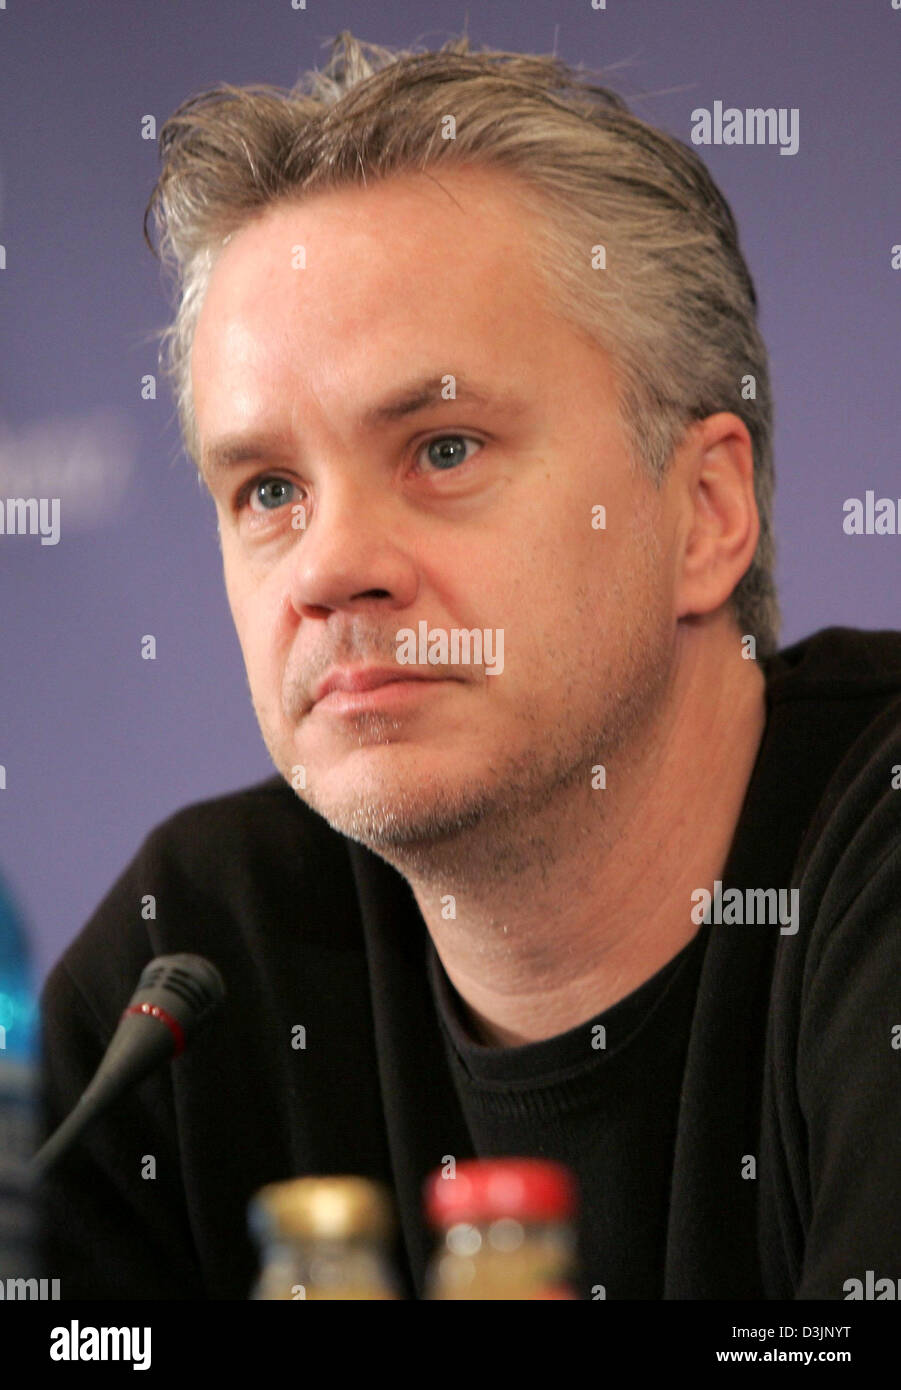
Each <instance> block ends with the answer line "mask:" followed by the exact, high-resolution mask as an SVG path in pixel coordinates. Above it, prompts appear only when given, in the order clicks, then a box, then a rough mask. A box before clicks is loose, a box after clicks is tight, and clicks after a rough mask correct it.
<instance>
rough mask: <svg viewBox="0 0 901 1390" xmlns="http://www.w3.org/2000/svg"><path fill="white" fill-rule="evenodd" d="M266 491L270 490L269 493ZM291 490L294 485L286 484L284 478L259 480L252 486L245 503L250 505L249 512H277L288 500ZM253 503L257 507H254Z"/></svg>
mask: <svg viewBox="0 0 901 1390" xmlns="http://www.w3.org/2000/svg"><path fill="white" fill-rule="evenodd" d="M267 489H271V491H269V492H268V493H267ZM293 489H294V484H293V483H289V482H287V481H286V480H285V479H284V478H260V479H259V480H258V481H257V482H255V483H254V484H253V487H252V488H251V491H250V493H249V495H248V498H247V501H248V502H249V503H250V509H251V511H254V512H257V511H264V512H274V511H278V510H279V509H280V508H281V507H283V506H284V504H285V503H286V502H287V501H288V500H289V499H290V497H291V494H292V492H293ZM267 497H268V500H267ZM255 502H256V503H258V504H259V505H258V506H254V503H255Z"/></svg>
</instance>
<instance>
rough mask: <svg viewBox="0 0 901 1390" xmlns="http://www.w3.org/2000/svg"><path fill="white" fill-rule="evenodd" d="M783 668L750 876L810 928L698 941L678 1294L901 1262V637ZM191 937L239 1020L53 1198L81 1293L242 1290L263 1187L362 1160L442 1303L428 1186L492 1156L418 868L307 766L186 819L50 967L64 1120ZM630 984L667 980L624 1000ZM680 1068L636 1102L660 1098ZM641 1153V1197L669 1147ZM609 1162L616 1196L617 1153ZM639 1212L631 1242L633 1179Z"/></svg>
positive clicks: (154, 1087)
mask: <svg viewBox="0 0 901 1390" xmlns="http://www.w3.org/2000/svg"><path fill="white" fill-rule="evenodd" d="M765 670H766V675H767V725H766V730H765V734H764V739H763V742H762V744H761V748H760V751H759V754H758V757H757V761H756V764H755V767H754V770H753V774H752V777H751V781H750V783H749V786H748V789H747V793H746V797H745V802H744V806H743V809H742V813H741V818H740V822H739V826H738V829H737V831H736V834H735V838H734V841H733V845H732V850H731V852H730V855H729V858H728V862H727V865H726V866H724V873H723V875H722V877H723V880H724V882H725V883H726V884H727V885H731V886H737V887H749V888H753V887H760V888H768V887H783V888H789V887H797V888H798V889H799V894H800V897H799V901H800V911H801V919H800V930H799V931H798V932H797V934H795V935H789V934H785V933H782V932H781V931H779V929H778V928H774V927H773V926H765V925H756V926H750V925H745V926H743V927H739V926H735V925H731V926H730V925H725V924H724V925H711V926H705V927H703V928H702V929H701V932H700V933H699V934H698V940H697V941H696V942H694V943H690V945H689V948H686V954H687V955H690V956H691V958H692V959H693V960H694V961H695V963H696V967H697V970H696V976H695V977H692V978H693V980H694V979H695V978H696V980H697V983H696V984H695V983H692V985H691V998H690V1001H689V1002H690V1009H689V1010H688V1012H687V1014H686V1015H685V1019H686V1024H685V1052H684V1066H683V1063H682V1061H681V1060H680V1061H679V1065H678V1074H676V1075H675V1083H674V1082H673V1079H672V1077H670V1080H669V1081H668V1082H667V1085H668V1086H669V1090H670V1095H669V1103H670V1104H671V1106H672V1114H673V1138H672V1143H671V1144H669V1143H666V1144H664V1145H663V1150H662V1151H661V1152H659V1153H657V1155H656V1158H657V1161H658V1166H659V1163H663V1165H664V1168H663V1170H662V1171H664V1172H665V1175H666V1183H665V1194H666V1198H667V1200H666V1204H665V1209H664V1210H663V1213H662V1224H661V1225H660V1238H659V1241H658V1242H657V1243H656V1246H655V1248H654V1250H653V1252H652V1263H653V1264H654V1271H653V1273H654V1280H656V1286H657V1287H659V1291H660V1295H661V1296H662V1297H665V1298H669V1299H678V1298H683V1299H684V1298H692V1299H702V1298H706V1299H710V1298H714V1299H720V1298H752V1299H756V1298H793V1297H794V1298H805V1299H808V1298H831V1299H841V1298H844V1297H846V1289H845V1282H846V1281H847V1280H850V1279H854V1278H859V1279H861V1280H863V1279H864V1278H865V1276H866V1271H867V1270H868V1269H869V1270H872V1271H874V1275H875V1277H876V1278H880V1277H890V1278H898V1277H899V1276H901V1188H899V1183H898V1174H899V1172H901V1037H899V1034H901V633H895V632H883V633H873V632H862V631H857V630H853V629H846V628H832V629H827V630H825V631H823V632H820V633H818V634H816V635H814V636H813V637H811V638H808V639H806V640H805V641H804V642H802V643H798V644H797V645H795V646H793V647H792V648H790V649H788V650H785V651H783V652H781V653H780V654H779V655H778V656H777V657H775V658H772V659H771V660H770V661H769V662H767V663H765ZM695 813H696V814H697V815H698V817H699V818H700V817H703V815H704V808H703V806H698V807H696V808H695ZM146 895H153V898H154V899H155V918H152V919H151V920H147V919H146V917H145V915H144V913H142V902H143V900H144V899H145V896H146ZM144 911H145V912H146V909H144ZM692 947H693V948H694V950H692ZM175 951H194V952H198V953H200V954H201V955H207V956H209V958H210V959H211V960H212V961H214V962H215V964H216V965H217V966H218V967H219V969H220V971H221V972H222V974H223V976H224V978H225V982H226V987H227V990H228V999H227V1004H226V1007H225V1008H224V1009H223V1010H222V1011H221V1012H220V1013H219V1015H218V1016H217V1018H216V1019H215V1021H214V1022H212V1023H211V1024H210V1026H209V1028H208V1029H207V1030H206V1031H203V1032H201V1033H200V1034H199V1035H198V1037H197V1038H196V1040H195V1042H194V1043H193V1044H192V1046H191V1047H190V1048H189V1049H188V1051H187V1052H186V1053H185V1055H184V1056H182V1057H180V1058H179V1059H177V1060H176V1061H175V1062H174V1063H173V1064H172V1065H171V1066H170V1067H168V1068H166V1069H164V1070H162V1071H160V1072H159V1073H158V1074H157V1075H155V1076H153V1077H151V1078H149V1079H148V1080H146V1081H145V1082H143V1083H142V1084H141V1085H140V1086H139V1087H138V1088H137V1089H136V1090H134V1091H133V1093H132V1094H131V1095H130V1096H129V1097H127V1098H126V1099H125V1100H124V1101H122V1102H121V1103H120V1104H119V1105H118V1106H117V1107H116V1108H115V1109H114V1111H113V1112H112V1113H110V1114H109V1115H108V1116H107V1117H106V1118H104V1119H103V1120H101V1121H99V1122H97V1124H96V1125H95V1126H94V1127H93V1128H92V1129H90V1130H89V1131H88V1132H87V1133H86V1135H85V1137H84V1139H83V1140H82V1141H81V1142H80V1144H79V1145H78V1146H77V1148H76V1149H75V1150H73V1152H72V1153H71V1154H70V1156H69V1157H68V1158H67V1159H66V1160H65V1161H64V1162H63V1163H62V1164H61V1165H60V1167H59V1169H58V1170H57V1171H56V1173H55V1174H53V1175H51V1176H50V1177H49V1178H48V1179H47V1180H46V1181H45V1183H44V1184H43V1185H42V1194H43V1199H44V1209H45V1213H46V1258H45V1261H44V1264H45V1272H46V1273H47V1274H48V1275H54V1276H61V1277H62V1281H63V1284H62V1293H63V1297H89V1298H116V1297H125V1298H182V1299H183V1298H213V1299H221V1298H245V1297H246V1296H247V1293H248V1290H249V1288H250V1285H251V1282H252V1280H253V1277H254V1273H255V1269H256V1255H255V1251H254V1249H253V1247H252V1245H251V1242H250V1238H249V1236H248V1234H247V1225H246V1206H247V1201H248V1199H249V1197H250V1196H251V1195H252V1194H253V1192H254V1191H256V1190H257V1189H258V1188H259V1187H261V1186H262V1185H263V1184H264V1183H267V1182H270V1181H274V1180H277V1179H282V1178H286V1177H290V1176H295V1175H303V1174H325V1173H346V1172H353V1173H362V1174H369V1175H371V1176H373V1177H376V1178H380V1179H381V1180H382V1181H384V1182H386V1183H388V1184H389V1186H390V1187H391V1188H392V1190H393V1192H394V1194H395V1197H396V1200H397V1204H398V1207H399V1211H400V1216H401V1239H400V1241H399V1245H398V1249H397V1251H396V1252H395V1254H396V1258H397V1261H398V1266H399V1269H400V1273H401V1277H402V1279H403V1281H404V1282H405V1286H406V1291H407V1295H408V1296H410V1297H422V1290H423V1273H424V1264H425V1260H426V1258H427V1255H428V1252H429V1248H430V1241H429V1235H428V1232H427V1230H426V1227H425V1225H424V1223H423V1220H422V1216H421V1209H420V1193H421V1185H422V1181H423V1179H424V1178H425V1176H426V1174H427V1173H429V1172H431V1171H432V1170H433V1169H434V1168H436V1167H437V1166H438V1165H439V1164H440V1163H441V1161H442V1159H443V1157H444V1156H445V1155H448V1154H453V1155H455V1156H457V1157H465V1156H468V1155H469V1154H471V1153H472V1152H473V1150H474V1149H475V1148H476V1147H477V1145H476V1142H475V1141H474V1138H473V1135H474V1133H476V1131H475V1130H474V1129H473V1126H472V1123H471V1120H472V1116H471V1115H470V1114H468V1113H467V1111H466V1098H465V1091H462V1090H461V1087H460V1085H459V1079H458V1078H455V1073H454V1068H453V1066H452V1048H451V1045H450V1042H449V1038H451V1037H452V1036H454V1035H455V1034H454V1025H453V1023H451V1024H450V1033H449V1032H448V1020H447V1017H446V1015H447V1012H448V1010H449V1009H450V1008H451V1007H452V1006H451V1005H450V1004H449V1003H448V998H449V993H450V990H449V982H447V981H446V977H445V980H444V983H443V985H442V986H441V988H438V989H436V986H435V974H434V972H435V964H436V959H437V958H436V957H435V956H434V951H433V948H432V947H431V942H430V939H429V937H428V933H427V931H426V929H425V926H424V923H423V921H422V918H421V915H420V914H419V911H418V908H417V907H416V904H415V900H414V899H413V895H412V892H411V891H410V889H409V887H408V885H407V883H406V882H405V880H404V879H403V878H402V877H401V876H400V875H399V874H397V873H396V872H395V871H394V870H393V869H391V868H390V867H389V866H387V865H386V864H385V863H384V862H383V861H382V860H381V859H379V858H378V857H376V856H375V855H373V854H371V853H369V852H368V851H367V850H365V849H363V848H362V847H361V846H359V845H357V844H355V843H353V842H351V841H349V840H348V839H346V838H345V837H343V836H342V835H340V834H338V833H337V832H335V831H334V830H332V829H331V828H330V827H329V825H328V824H327V823H326V822H325V821H324V820H323V819H322V818H321V817H320V816H318V815H317V814H315V813H314V812H313V811H311V810H310V809H308V808H307V807H306V806H305V805H304V804H303V803H302V802H301V801H300V800H299V799H298V797H297V796H296V795H295V794H294V792H293V791H292V790H291V789H290V787H289V786H288V785H287V783H285V782H284V780H283V779H282V778H281V777H273V778H271V779H270V780H268V781H266V782H263V783H262V784H260V785H258V786H255V787H251V788H249V789H247V790H244V791H240V792H237V793H235V794H233V795H229V796H224V797H220V798H217V799H216V800H212V801H207V802H204V803H201V804H199V805H194V806H190V807H188V808H186V809H184V810H182V811H180V812H179V813H178V814H176V815H174V816H172V817H171V818H170V819H169V820H167V821H166V822H165V823H164V824H163V825H161V826H159V827H158V828H157V829H156V830H154V831H153V833H152V834H151V835H150V836H149V837H148V838H147V840H146V841H145V842H144V844H143V846H142V848H141V849H140V851H139V852H138V853H137V855H136V856H135V858H134V859H133V861H132V862H131V864H130V865H129V866H128V867H127V868H126V870H125V871H124V873H123V874H122V876H121V877H120V878H119V880H118V881H117V882H116V884H115V885H114V886H113V888H112V889H111V890H110V892H109V894H108V895H107V897H106V898H105V899H104V901H103V902H102V904H101V905H100V907H99V908H98V909H97V911H96V913H95V914H94V916H93V917H92V918H91V920H90V921H89V922H88V924H87V925H86V926H85V927H84V929H83V930H82V931H81V932H80V934H79V935H78V936H77V937H76V939H75V940H74V941H73V942H72V944H71V945H70V946H69V948H68V949H67V950H66V952H65V954H64V955H63V957H62V958H61V960H60V961H59V962H58V963H57V965H56V966H55V968H54V970H53V971H52V973H51V975H50V976H49V978H48V981H47V983H46V985H45V989H44V994H43V999H42V1003H43V1017H44V1052H45V1058H44V1073H43V1076H44V1091H45V1102H46V1116H45V1130H46V1131H47V1132H49V1130H50V1129H52V1128H53V1127H55V1125H56V1124H57V1123H58V1122H59V1120H60V1119H61V1118H62V1117H63V1116H64V1115H65V1114H66V1113H67V1112H68V1110H69V1109H70V1108H71V1107H72V1106H73V1105H74V1104H75V1102H76V1100H77V1098H78V1096H79V1094H80V1093H81V1091H82V1090H83V1088H84V1087H85V1086H86V1084H87V1082H88V1081H89V1079H90V1077H91V1075H92V1074H93V1072H94V1070H95V1069H96V1067H97V1065H98V1063H99V1061H100V1059H101V1057H102V1055H103V1052H104V1050H105V1047H106V1045H107V1042H108V1040H109V1038H110V1036H111V1034H112V1033H113V1031H114V1028H115V1025H116V1022H117V1019H118V1016H119V1014H120V1012H121V1010H122V1008H123V1006H124V1005H125V1003H127V1001H128V999H129V997H130V995H131V993H132V991H133V989H134V987H135V985H136V983H137V979H138V976H139V974H140V972H141V970H142V968H143V967H144V965H145V964H146V963H147V962H148V961H149V960H150V959H152V958H153V957H154V956H156V955H162V954H167V953H170V952H175ZM667 969H668V967H667V968H665V971H664V972H661V975H660V980H661V981H662V982H665V981H666V980H667V979H669V978H674V977H673V975H672V971H670V973H669V975H667V974H666V970H667ZM643 988H644V987H643ZM645 992H646V994H647V991H645ZM659 993H660V991H659V989H656V988H653V989H651V994H653V995H654V996H655V997H657V996H659ZM648 997H649V998H650V995H648ZM642 998H644V996H642ZM442 1000H443V1001H444V1002H442ZM623 1002H625V1004H626V1010H627V1011H628V1009H629V1008H631V1007H632V1004H634V1003H635V1002H640V1001H638V992H636V995H635V996H632V997H630V1000H629V1001H621V1004H619V1005H616V1006H614V1009H621V1016H625V1014H624V1012H623V1010H622V1008H621V1005H622V1003H623ZM610 1012H611V1011H607V1014H601V1015H599V1016H598V1018H599V1019H601V1020H603V1019H605V1018H606V1017H607V1016H608V1015H609V1014H610ZM596 1021H597V1020H595V1022H596ZM633 1021H634V1020H633ZM297 1024H301V1025H303V1027H304V1029H305V1037H306V1045H305V1047H302V1048H298V1047H294V1046H292V1029H294V1027H295V1026H296V1025H297ZM648 1026H649V1027H650V1026H652V1025H651V1024H650V1023H649V1024H648ZM585 1027H586V1028H588V1027H590V1025H585ZM893 1030H894V1031H893ZM456 1036H457V1037H458V1038H459V1032H457V1033H456ZM569 1036H570V1035H566V1037H569ZM557 1041H558V1040H555V1039H551V1040H549V1041H548V1042H547V1043H539V1044H537V1045H535V1046H536V1047H537V1048H538V1049H546V1051H545V1052H544V1053H541V1052H535V1053H533V1052H532V1051H531V1048H525V1049H513V1050H511V1051H510V1054H509V1058H508V1059H507V1060H508V1061H509V1062H510V1066H511V1067H512V1068H513V1070H510V1069H509V1068H508V1070H507V1072H506V1073H505V1075H506V1076H508V1077H509V1078H510V1079H511V1084H510V1085H509V1086H501V1085H500V1084H496V1085H495V1087H494V1089H495V1091H496V1092H497V1093H499V1094H500V1093H504V1094H514V1093H515V1092H516V1084H515V1081H514V1080H513V1078H514V1077H515V1075H516V1071H515V1068H516V1067H517V1066H518V1065H519V1061H518V1058H517V1056H516V1054H517V1053H518V1054H521V1056H522V1058H523V1067H524V1069H523V1070H522V1077H523V1079H527V1078H528V1075H529V1072H528V1066H529V1057H530V1055H531V1056H532V1057H533V1058H534V1057H538V1056H545V1057H548V1058H550V1057H551V1056H552V1055H553V1054H552V1049H553V1048H554V1046H555V1045H556V1043H557ZM547 1049H551V1051H547ZM680 1057H681V1054H680ZM504 1065H507V1061H505V1062H504ZM606 1065H608V1066H609V1067H611V1068H612V1067H613V1065H614V1061H613V1059H610V1060H608V1062H607V1063H606ZM606 1074H609V1075H611V1076H612V1075H613V1074H614V1073H613V1071H612V1070H611V1071H610V1072H609V1073H606ZM606 1074H605V1075H606ZM680 1083H681V1084H680ZM561 1084H563V1085H565V1084H566V1083H565V1081H564V1082H562V1083H561ZM654 1087H655V1082H654V1078H653V1077H652V1076H648V1084H647V1086H646V1087H638V1088H637V1089H636V1088H633V1089H632V1090H631V1091H629V1092H628V1093H627V1094H626V1095H625V1097H624V1098H623V1099H621V1100H618V1101H616V1104H617V1105H618V1106H619V1107H620V1109H628V1108H630V1107H637V1108H641V1107H644V1108H645V1110H647V1108H648V1107H653V1106H656V1105H657V1104H658V1103H661V1102H662V1100H663V1099H665V1098H664V1097H661V1096H660V1095H658V1094H656V1093H655V1090H654ZM616 1094H617V1093H616V1092H615V1091H614V1090H611V1091H610V1092H609V1095H610V1096H615V1095H616ZM501 1098H503V1096H501ZM608 1103H609V1100H608ZM525 1113H526V1112H525V1111H523V1112H522V1114H525ZM579 1114H580V1116H581V1118H580V1120H579V1124H580V1125H581V1128H580V1129H578V1130H571V1131H570V1132H569V1133H568V1142H569V1143H570V1144H577V1145H580V1146H581V1145H585V1144H589V1143H590V1142H591V1126H592V1124H593V1123H594V1120H593V1116H592V1112H591V1109H590V1107H589V1108H588V1110H586V1109H585V1108H584V1106H583V1107H582V1108H581V1110H580V1111H579ZM521 1119H522V1115H520V1120H521ZM598 1123H600V1121H598ZM605 1123H607V1121H605ZM520 1132H521V1126H520ZM623 1134H624V1135H626V1134H627V1130H626V1129H624V1130H623ZM624 1142H626V1140H625V1139H624ZM541 1149H542V1145H540V1144H538V1143H537V1140H536V1151H541ZM749 1156H750V1157H751V1158H752V1159H753V1163H752V1164H750V1165H749V1164H748V1161H747V1160H748V1157H749ZM148 1158H153V1159H154V1160H155V1165H151V1164H149V1163H148V1162H147V1160H148ZM605 1162H606V1160H605ZM630 1162H631V1164H632V1168H631V1171H632V1173H633V1176H634V1180H635V1183H636V1184H637V1188H636V1190H638V1191H639V1192H640V1191H641V1182H642V1167H641V1165H642V1162H643V1159H642V1155H641V1154H640V1153H634V1154H632V1155H631V1156H630ZM153 1171H155V1176H147V1174H149V1173H151V1172H153ZM592 1179H595V1180H596V1183H597V1185H598V1188H599V1189H602V1188H603V1189H605V1190H606V1188H607V1187H609V1185H610V1184H609V1174H608V1173H607V1172H605V1171H604V1170H603V1168H600V1169H598V1170H595V1168H594V1167H593V1166H592V1165H589V1177H588V1185H589V1186H591V1183H592ZM612 1196H613V1200H614V1202H616V1198H617V1193H616V1191H615V1190H614V1192H613V1194H612ZM590 1205H591V1204H590V1203H589V1204H588V1206H589V1207H590ZM618 1213H619V1214H618V1217H617V1219H618V1220H619V1221H620V1227H619V1228H618V1234H617V1236H616V1239H617V1242H620V1241H625V1242H626V1245H625V1246H624V1248H626V1249H627V1248H628V1230H629V1226H628V1223H629V1220H630V1206H629V1203H628V1202H627V1201H626V1198H625V1195H624V1196H623V1200H622V1201H621V1202H619V1207H618ZM649 1229H650V1228H649ZM594 1235H597V1232H595V1233H594ZM642 1258H643V1259H647V1252H645V1255H643V1257H642ZM652 1284H653V1281H652V1282H651V1283H649V1284H648V1287H651V1286H652ZM612 1296H616V1295H615V1291H614V1292H613V1294H612Z"/></svg>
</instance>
